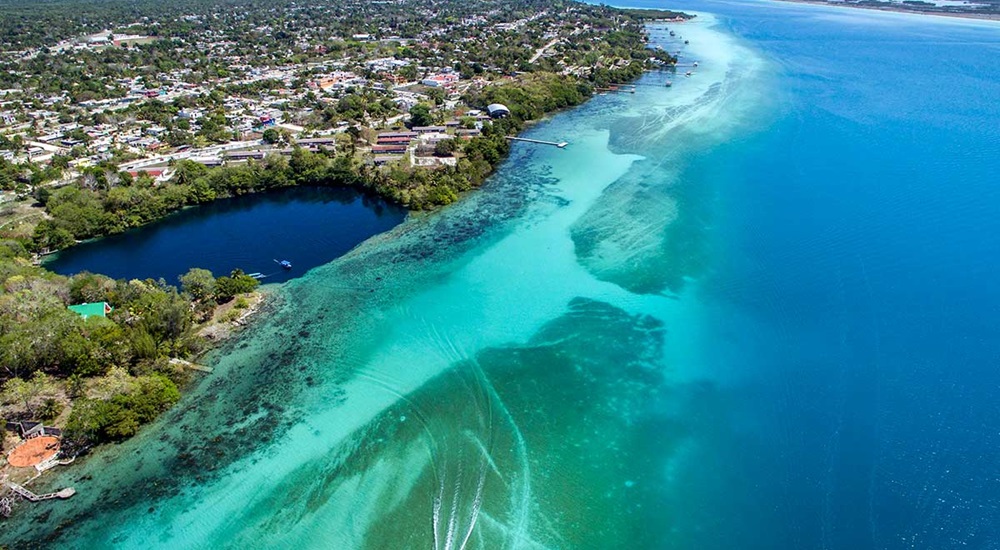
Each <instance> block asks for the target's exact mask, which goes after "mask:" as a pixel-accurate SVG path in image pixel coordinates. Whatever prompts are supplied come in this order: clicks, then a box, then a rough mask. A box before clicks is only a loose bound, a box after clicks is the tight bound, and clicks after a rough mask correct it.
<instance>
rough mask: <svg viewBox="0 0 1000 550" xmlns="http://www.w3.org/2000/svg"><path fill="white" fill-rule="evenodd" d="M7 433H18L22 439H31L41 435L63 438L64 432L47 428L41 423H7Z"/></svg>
mask: <svg viewBox="0 0 1000 550" xmlns="http://www.w3.org/2000/svg"><path fill="white" fill-rule="evenodd" d="M6 428H7V431H16V432H17V434H18V435H20V436H21V438H22V439H31V438H34V437H38V436H40V435H49V436H54V437H62V430H60V429H59V428H53V427H52V426H45V425H43V424H42V423H41V422H31V421H26V422H7V426H6Z"/></svg>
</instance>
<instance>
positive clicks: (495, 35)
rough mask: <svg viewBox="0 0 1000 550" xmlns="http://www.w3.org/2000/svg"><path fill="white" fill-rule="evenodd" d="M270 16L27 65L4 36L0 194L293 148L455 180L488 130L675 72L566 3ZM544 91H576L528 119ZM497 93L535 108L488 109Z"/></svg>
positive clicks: (158, 29)
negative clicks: (455, 170)
mask: <svg viewBox="0 0 1000 550" xmlns="http://www.w3.org/2000/svg"><path fill="white" fill-rule="evenodd" d="M185 7H186V8H187V9H190V10H194V11H190V12H187V11H183V10H182V9H181V8H185ZM268 7H269V9H267V10H263V9H252V8H254V4H252V3H250V2H248V3H247V6H246V8H247V9H246V10H237V9H234V8H233V7H232V6H231V5H229V4H225V5H223V4H219V5H213V4H211V3H209V4H203V5H197V6H196V5H186V4H181V5H180V6H179V7H176V8H175V11H171V10H170V9H167V8H162V7H161V8H156V9H158V10H161V11H163V12H164V13H162V14H160V15H159V16H156V17H154V16H146V17H141V18H140V19H139V20H138V21H131V22H128V21H125V22H122V23H119V24H117V25H114V23H116V20H115V19H114V18H113V17H110V16H108V19H107V23H108V25H109V27H108V28H103V29H101V30H99V31H97V32H92V33H87V34H78V35H74V36H67V37H58V40H57V39H56V37H45V38H46V39H48V40H54V41H52V42H48V43H40V44H36V45H33V46H32V47H26V48H22V49H13V48H15V47H17V46H21V45H24V43H25V42H30V41H31V40H41V38H39V37H35V36H23V37H18V36H17V35H16V34H15V35H13V36H12V35H11V34H9V33H8V34H4V35H3V36H4V37H5V44H4V46H5V47H6V48H8V49H6V51H4V52H2V54H0V60H2V63H0V163H2V164H0V189H2V190H4V191H7V192H9V194H8V198H11V197H12V196H16V195H21V196H24V195H25V194H26V193H29V192H31V191H32V190H33V189H34V188H35V187H36V186H39V185H48V186H61V185H67V184H70V183H74V182H79V181H81V180H84V179H86V178H87V177H88V174H91V175H92V174H93V173H94V171H95V170H96V169H97V168H95V167H100V168H99V169H100V170H102V171H105V172H112V173H113V172H118V173H121V174H128V176H131V179H134V178H140V177H141V178H143V179H144V181H145V180H146V179H150V180H152V182H151V183H152V184H161V183H165V182H168V181H170V180H171V179H172V178H173V177H174V176H175V172H176V171H175V167H176V166H177V164H178V163H179V162H182V161H189V162H194V163H198V164H201V165H204V166H207V167H218V166H223V165H234V164H239V163H246V162H253V161H263V160H264V159H265V158H266V157H267V156H269V155H272V154H280V155H286V156H287V155H290V154H291V153H292V151H293V150H294V149H295V148H300V147H301V148H304V149H306V150H308V151H310V152H314V153H321V154H323V155H326V156H328V157H332V156H334V155H338V154H340V155H349V156H350V158H351V160H352V162H355V163H356V164H358V165H360V166H368V167H384V169H385V170H392V169H393V168H395V169H397V170H399V169H401V170H403V171H412V170H417V169H435V168H442V167H449V166H450V167H457V166H458V165H459V160H460V159H462V158H464V157H467V155H464V154H463V144H464V143H466V142H468V141H470V140H472V139H473V138H475V137H477V136H480V135H481V133H482V131H483V127H484V125H489V124H490V121H492V120H495V119H497V118H503V117H511V116H513V118H515V119H516V120H517V122H518V123H521V122H524V121H527V120H531V119H534V118H538V117H539V116H541V115H542V114H544V112H548V111H551V110H554V109H557V108H562V107H566V106H570V105H572V104H575V103H579V102H580V100H581V98H582V97H586V96H588V95H590V94H591V93H592V92H593V91H594V90H595V89H597V90H601V89H609V88H612V87H613V86H614V85H615V84H617V83H618V82H620V81H623V80H627V79H630V78H634V77H635V76H637V75H638V74H640V73H641V72H642V71H643V70H645V69H646V68H648V67H650V66H654V65H655V64H669V63H671V62H672V61H673V58H672V57H671V55H670V54H669V53H667V52H664V51H662V50H652V49H645V48H644V40H645V38H644V35H643V26H642V25H643V21H644V18H643V17H640V16H637V15H636V14H635V13H630V12H624V11H621V10H615V9H612V8H607V7H600V6H589V5H585V4H578V3H573V2H555V3H550V2H539V1H526V2H521V3H514V4H499V3H493V2H487V1H479V2H449V3H443V4H442V3H435V2H427V1H421V0H416V1H399V2H385V3H374V4H368V3H361V2H357V3H350V2H349V3H327V4H324V3H320V4H311V5H309V6H308V7H306V6H299V5H297V4H295V3H294V2H290V3H287V4H285V5H283V6H281V7H275V6H272V5H270V4H268ZM150 9H152V8H150ZM653 16H654V17H660V18H666V17H671V18H676V19H677V20H683V17H684V16H683V15H682V14H675V13H673V12H666V13H659V12H657V13H654V14H653ZM649 17H650V16H648V15H647V16H646V18H649ZM376 21H377V22H378V23H377V24H376V23H375V22H376ZM417 22H421V24H417ZM112 25H113V26H112ZM72 28H73V27H71V29H72ZM15 38H20V39H22V40H21V41H18V40H16V39H15ZM534 75H545V76H546V77H549V78H558V79H561V80H560V81H561V82H567V83H570V84H571V85H572V86H573V87H575V88H579V89H578V90H573V93H572V94H571V95H573V96H574V97H572V98H569V99H566V98H563V99H560V98H556V101H555V102H552V101H547V102H546V103H548V104H542V105H534V106H531V105H528V104H530V103H532V102H535V103H538V100H550V99H552V98H546V97H544V94H541V95H539V94H536V93H534V92H533V91H530V90H525V89H524V88H525V83H530V82H532V76H534ZM504 86H510V87H511V88H512V90H513V91H514V92H515V93H513V94H508V95H513V96H515V98H516V96H518V95H525V93H526V92H527V93H528V94H529V95H532V96H534V97H529V98H526V101H524V102H523V103H525V104H521V103H522V102H516V101H514V100H512V101H508V102H506V103H505V102H501V101H495V102H494V101H491V99H494V98H497V97H501V96H503V95H504V94H502V93H498V92H499V91H500V90H503V89H504ZM518 87H520V88H522V89H520V90H519V89H518ZM575 96H581V97H575ZM507 103H511V104H510V105H508V104H507ZM508 130H509V128H508V129H507V130H505V131H508ZM463 168H464V169H465V170H467V169H468V168H466V167H463ZM486 171H487V172H488V170H486ZM91 179H92V177H91ZM111 179H112V180H114V181H117V180H119V179H120V178H119V177H118V175H117V174H111ZM126 179H130V178H128V177H127V176H126ZM390 198H393V199H396V200H400V199H401V197H400V196H395V197H390ZM401 202H404V203H407V202H410V203H412V204H408V206H415V207H418V208H420V207H422V206H426V204H424V203H425V202H426V201H423V202H421V201H407V200H405V199H404V200H401ZM431 202H432V203H434V202H441V201H440V200H438V201H431ZM445 202H447V201H445ZM77 237H81V235H77Z"/></svg>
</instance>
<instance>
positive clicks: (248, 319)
mask: <svg viewBox="0 0 1000 550" xmlns="http://www.w3.org/2000/svg"><path fill="white" fill-rule="evenodd" d="M658 23H662V22H660V21H650V22H648V23H646V24H645V25H644V27H645V28H647V29H648V27H649V25H652V24H658ZM648 72H649V69H647V70H645V71H643V72H641V73H639V74H638V75H636V76H635V77H633V78H631V79H627V80H623V81H622V82H620V83H621V84H626V83H629V82H634V81H636V80H638V79H640V78H642V77H643V76H644V75H645V74H647V73H648ZM597 95H598V94H597V93H591V94H589V95H588V96H587V97H585V98H584V99H583V101H582V102H580V103H579V104H576V105H569V106H565V107H560V108H557V109H553V110H550V111H546V112H545V113H543V115H542V116H540V117H538V118H533V119H530V120H526V121H524V125H523V127H522V128H520V129H519V130H518V131H516V132H514V133H513V134H511V135H513V136H521V135H523V134H524V133H526V132H528V131H530V130H533V129H535V128H536V127H538V125H540V124H542V123H546V122H548V121H550V120H551V119H552V118H553V117H555V116H556V115H558V114H560V113H564V112H569V111H573V110H574V109H575V108H578V107H582V106H583V105H586V104H588V103H589V102H590V100H592V99H594V98H595V97H596V96H597ZM508 155H509V151H507V153H505V154H504V155H503V156H502V157H501V158H500V160H499V161H498V162H497V163H496V164H495V165H494V166H492V167H491V170H490V173H489V174H488V175H487V178H491V177H494V176H495V174H496V172H497V169H498V167H499V166H501V165H502V164H503V163H504V162H505V161H506V159H507V158H508ZM609 178H610V176H609ZM344 187H347V188H351V189H355V190H357V191H360V192H362V193H365V192H369V193H374V194H375V195H376V196H380V197H381V198H385V199H388V200H391V199H390V198H388V197H385V196H382V195H380V194H378V193H375V192H374V191H373V190H370V189H368V188H358V187H357V186H351V185H345V186H344ZM266 191H268V190H267V189H262V190H259V191H256V192H266ZM467 198H468V193H467V192H464V193H463V194H462V195H460V199H459V200H460V201H464V200H466V199H467ZM194 206H198V205H185V206H184V207H182V208H180V209H177V210H175V211H172V212H170V213H168V214H167V216H170V215H173V214H175V213H177V212H179V211H181V210H183V209H186V208H192V207H194ZM439 209H440V206H438V207H436V208H434V210H439ZM416 211H419V210H411V212H416ZM432 211H433V210H432ZM167 216H164V217H163V218H158V219H156V220H152V221H150V222H148V223H157V222H159V221H162V220H163V219H165V218H166V217H167ZM105 237H106V236H97V237H93V238H91V239H88V240H97V239H101V238H105ZM77 244H79V243H77ZM42 267H43V268H44V263H43V265H42ZM274 292H275V291H274V290H273V289H268V288H267V287H261V288H260V289H258V293H259V295H258V297H257V299H256V300H255V301H254V302H253V304H252V305H251V306H250V307H249V308H248V309H247V311H246V312H245V313H244V314H242V315H241V316H240V317H239V318H238V319H234V320H233V321H231V322H230V323H229V325H230V326H227V327H224V330H218V331H212V332H211V336H209V337H208V338H206V341H207V342H208V344H207V347H206V348H205V349H203V350H201V352H200V353H198V354H197V355H195V356H193V357H192V359H194V360H196V361H197V360H198V359H201V358H204V357H206V356H208V355H210V354H212V353H214V352H217V351H219V350H220V349H222V348H223V345H224V344H228V343H232V342H234V341H235V340H238V338H239V334H240V333H241V332H242V331H243V328H245V327H246V326H248V325H253V324H257V323H259V322H260V321H261V320H262V319H266V315H267V312H266V311H265V310H266V309H267V308H268V307H270V305H271V300H273V298H274ZM223 313H224V312H218V314H220V315H221V314H223ZM202 332H203V331H202ZM202 336H203V337H204V336H205V335H204V333H203V334H202ZM194 376H195V377H197V376H198V374H197V373H195V374H194ZM197 383H198V381H197V380H191V381H189V382H188V384H197ZM188 384H185V386H187V385H188ZM182 389H183V390H184V391H183V395H185V396H186V395H187V394H188V388H187V387H183V388H182ZM165 415H166V413H164V414H163V415H161V418H162V417H163V416H165ZM154 422H155V421H154ZM104 447H108V445H105V444H102V445H99V446H98V447H95V449H97V448H104ZM84 462H85V461H84ZM60 477H61V476H60ZM78 498H79V497H78Z"/></svg>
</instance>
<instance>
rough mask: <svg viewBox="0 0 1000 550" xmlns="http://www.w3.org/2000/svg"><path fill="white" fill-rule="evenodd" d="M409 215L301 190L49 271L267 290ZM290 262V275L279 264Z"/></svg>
mask: <svg viewBox="0 0 1000 550" xmlns="http://www.w3.org/2000/svg"><path fill="white" fill-rule="evenodd" d="M405 216H406V212H405V210H404V209H403V208H401V207H399V206H396V205H392V204H388V203H386V202H385V201H383V200H380V199H377V198H372V197H366V196H364V195H362V194H360V193H358V192H356V191H354V190H351V189H336V188H328V187H297V188H291V189H281V190H277V191H272V192H268V193H256V194H253V195H245V196H242V197H234V198H231V199H223V200H219V201H216V202H213V203H210V204H206V205H202V206H198V207H195V208H186V209H184V210H181V211H180V212H176V213H174V214H172V215H171V216H168V217H167V218H165V219H163V220H161V221H159V222H157V223H153V224H150V225H146V226H143V227H140V228H137V229H133V230H131V231H128V232H126V233H122V234H119V235H113V236H111V237H106V238H103V239H96V240H92V241H88V242H85V243H83V244H80V245H78V246H74V247H72V248H69V249H67V250H64V251H62V252H60V253H59V254H57V255H55V256H53V257H51V258H50V259H49V260H48V261H46V263H45V267H46V268H48V269H50V270H52V271H55V272H56V273H62V274H64V275H73V274H75V273H79V272H81V271H90V272H91V273H103V274H105V275H108V276H110V277H113V278H115V279H159V278H163V279H164V280H166V281H167V283H168V284H177V279H178V277H179V276H181V275H183V274H184V273H186V272H187V270H189V269H191V268H192V267H200V268H203V269H208V270H209V271H211V272H213V273H215V275H217V276H218V275H228V274H229V273H230V272H231V271H232V270H234V269H237V268H239V269H242V270H243V271H244V272H246V273H262V274H264V275H265V276H266V280H265V282H267V283H281V282H284V281H287V280H289V279H292V278H294V277H299V276H301V275H302V274H303V273H305V272H306V271H308V270H309V269H311V268H313V267H316V266H318V265H323V264H325V263H328V262H330V261H331V260H333V259H334V258H337V257H338V256H340V255H342V254H344V253H345V252H347V251H348V250H350V249H351V248H353V247H354V246H356V245H357V244H358V243H360V242H361V241H364V240H365V239H367V238H369V237H371V236H372V235H376V234H378V233H382V232H383V231H387V230H389V229H392V228H393V227H395V226H396V225H399V223H400V222H402V221H403V218H404V217H405ZM276 259H280V260H288V261H290V262H291V263H292V267H293V269H292V270H283V269H281V268H280V267H279V266H278V264H276V263H275V262H274V260H276Z"/></svg>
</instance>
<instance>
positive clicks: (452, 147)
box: [434, 139, 458, 157]
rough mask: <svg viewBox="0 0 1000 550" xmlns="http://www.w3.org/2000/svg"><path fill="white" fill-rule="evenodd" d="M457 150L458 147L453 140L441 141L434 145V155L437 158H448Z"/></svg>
mask: <svg viewBox="0 0 1000 550" xmlns="http://www.w3.org/2000/svg"><path fill="white" fill-rule="evenodd" d="M457 149H458V145H457V144H456V143H455V140H454V139H442V140H441V141H439V142H437V144H435V145H434V154H435V155H437V156H439V157H450V156H451V155H452V154H453V153H454V152H455V151H456V150H457Z"/></svg>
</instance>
